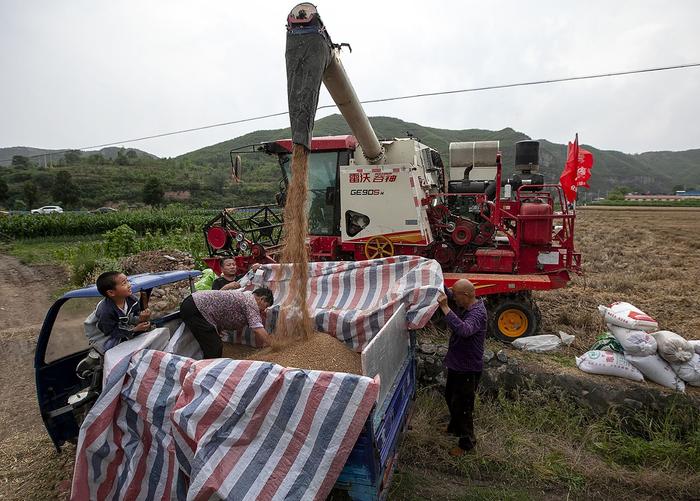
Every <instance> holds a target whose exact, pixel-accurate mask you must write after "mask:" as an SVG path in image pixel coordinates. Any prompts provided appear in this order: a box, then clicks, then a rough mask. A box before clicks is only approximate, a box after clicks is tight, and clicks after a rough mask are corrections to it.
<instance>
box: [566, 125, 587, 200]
mask: <svg viewBox="0 0 700 501" xmlns="http://www.w3.org/2000/svg"><path fill="white" fill-rule="evenodd" d="M591 167H593V154H592V153H591V152H590V151H587V150H582V149H581V148H579V146H578V134H576V139H574V142H573V143H569V147H568V149H567V152H566V164H565V166H564V171H563V172H562V173H561V176H560V177H559V182H560V183H561V187H562V188H563V190H564V195H565V196H566V200H567V201H568V202H573V201H575V200H576V191H577V190H578V187H579V186H584V187H586V188H588V187H589V186H588V180H589V179H590V177H591Z"/></svg>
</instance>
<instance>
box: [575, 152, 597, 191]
mask: <svg viewBox="0 0 700 501" xmlns="http://www.w3.org/2000/svg"><path fill="white" fill-rule="evenodd" d="M591 167H593V153H591V152H590V151H588V150H584V149H582V148H579V149H578V167H577V168H576V186H577V187H578V186H584V187H585V188H590V186H588V180H589V179H590V178H591Z"/></svg>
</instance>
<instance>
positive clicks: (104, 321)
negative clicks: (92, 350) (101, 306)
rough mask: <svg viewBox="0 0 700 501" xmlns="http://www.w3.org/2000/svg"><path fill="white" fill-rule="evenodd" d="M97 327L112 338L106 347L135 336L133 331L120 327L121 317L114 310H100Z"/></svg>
mask: <svg viewBox="0 0 700 501" xmlns="http://www.w3.org/2000/svg"><path fill="white" fill-rule="evenodd" d="M96 315H97V328H98V329H99V330H100V331H102V333H104V334H105V335H106V336H108V337H109V338H110V339H109V341H107V342H106V343H105V348H106V349H109V348H111V347H113V346H115V345H116V344H118V343H119V341H121V340H122V339H123V338H127V339H130V338H132V337H134V335H133V333H132V332H130V331H127V330H125V329H122V328H120V327H119V317H118V316H117V315H116V313H114V312H109V311H98V312H97V314H96Z"/></svg>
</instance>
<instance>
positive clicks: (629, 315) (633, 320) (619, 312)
mask: <svg viewBox="0 0 700 501" xmlns="http://www.w3.org/2000/svg"><path fill="white" fill-rule="evenodd" d="M598 311H599V312H600V314H601V315H603V317H605V321H606V322H607V323H609V324H613V325H618V326H620V327H625V328H627V329H634V330H640V331H645V332H652V331H655V330H656V329H658V328H659V324H658V323H657V322H656V320H654V319H653V318H651V317H650V316H649V315H647V314H646V313H644V312H643V311H642V310H640V309H639V308H637V307H636V306H634V305H631V304H629V303H625V302H618V303H613V304H611V305H610V306H603V305H602V304H601V305H600V306H598Z"/></svg>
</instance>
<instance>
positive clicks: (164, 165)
mask: <svg viewBox="0 0 700 501" xmlns="http://www.w3.org/2000/svg"><path fill="white" fill-rule="evenodd" d="M370 122H371V123H372V126H373V127H374V129H375V131H376V133H377V136H379V138H380V139H391V138H395V137H407V136H408V135H409V134H410V135H412V136H413V137H415V138H417V139H418V140H420V141H422V142H423V143H425V144H427V145H429V146H431V147H433V148H435V149H436V150H438V151H439V152H440V153H441V154H442V155H443V160H444V161H445V163H446V164H447V162H448V161H449V154H448V149H449V143H450V142H455V141H486V140H499V141H500V149H501V152H502V153H503V163H504V167H505V168H504V174H505V175H506V176H508V175H510V174H511V173H512V172H513V169H512V167H513V164H514V154H515V148H514V144H515V143H516V142H517V141H521V140H523V139H530V137H529V136H527V135H526V134H524V133H522V132H518V131H515V130H513V129H511V128H506V129H502V130H499V131H490V130H482V129H465V130H450V129H437V128H433V127H425V126H422V125H419V124H415V123H410V122H405V121H403V120H399V119H397V118H391V117H372V118H370ZM349 133H350V129H349V127H348V125H347V124H346V123H345V119H343V117H342V116H340V115H337V114H336V115H331V116H328V117H325V118H322V119H320V120H318V121H317V122H316V125H315V129H314V135H315V136H326V135H338V134H349ZM290 135H291V134H290V130H289V128H285V129H276V130H260V131H255V132H251V133H249V134H245V135H243V136H240V137H237V138H235V139H231V140H229V141H224V142H222V143H218V144H214V145H211V146H207V147H206V148H201V149H199V150H195V151H192V152H190V153H186V154H184V155H180V156H179V157H176V158H171V159H159V158H155V157H153V156H152V155H150V154H148V153H146V152H142V151H140V150H124V149H120V148H108V149H103V150H102V151H101V152H99V155H98V154H97V153H98V152H82V153H80V154H73V155H60V156H59V155H54V156H53V165H54V167H53V168H43V165H44V162H43V157H40V158H32V159H31V161H30V162H28V163H27V164H25V165H10V166H3V167H0V207H6V208H13V209H22V208H33V207H27V206H28V205H32V206H36V207H38V206H41V205H51V204H61V202H62V200H61V197H62V187H61V186H57V183H58V180H59V179H62V178H61V176H57V174H58V172H59V171H67V172H68V173H70V175H71V178H72V181H73V183H74V184H75V185H76V186H77V187H78V192H79V198H78V200H77V201H74V202H73V203H72V204H64V206H66V205H68V207H66V208H87V209H91V208H95V207H99V206H103V205H129V206H134V205H138V204H140V203H141V200H142V191H143V185H144V183H145V182H146V180H147V179H148V178H150V177H155V178H157V179H159V180H160V182H161V184H162V186H163V188H164V190H165V191H166V192H167V193H166V198H168V199H169V200H170V201H178V202H180V203H183V204H185V205H188V206H194V207H211V208H218V207H232V206H241V205H252V204H260V203H265V202H272V201H273V200H274V193H275V191H276V190H277V185H278V181H279V176H280V172H279V166H278V165H277V163H276V161H275V158H273V157H270V156H267V155H265V154H263V153H254V152H253V148H252V145H256V144H259V143H261V142H265V141H272V140H276V139H283V138H288V137H290ZM540 144H541V147H540V164H541V171H542V173H543V174H544V176H545V179H546V181H547V182H551V183H558V179H559V175H560V174H561V171H562V169H563V167H564V163H565V157H566V145H563V144H556V143H552V142H550V141H547V140H544V139H541V140H540ZM244 146H250V147H249V148H247V149H246V150H247V151H248V152H249V153H248V154H241V157H242V160H243V169H244V170H243V181H244V182H243V183H241V184H232V183H231V180H230V159H229V151H230V150H231V149H233V148H242V147H244ZM582 146H583V147H585V148H586V149H588V150H590V151H591V152H592V153H593V155H594V156H595V166H594V167H593V172H592V174H593V175H592V177H591V180H590V185H591V192H592V193H593V194H595V195H596V196H597V195H598V194H600V195H605V193H607V192H608V191H609V190H612V189H614V188H617V187H620V186H626V187H628V188H629V189H630V190H633V191H639V192H643V193H647V192H649V193H670V192H671V191H673V190H674V189H676V188H678V187H685V188H686V189H690V188H697V187H698V186H700V150H688V151H682V152H672V151H660V152H647V153H642V154H635V155H630V154H626V153H622V152H619V151H608V150H599V149H597V148H595V147H593V146H589V145H585V144H583V145H582ZM44 152H47V153H48V152H49V150H39V149H36V148H0V159H4V158H11V157H12V156H14V155H23V156H25V157H28V156H31V155H38V154H43V153H44ZM47 163H48V162H47ZM3 181H4V183H6V184H7V190H4V189H3V186H2V185H3ZM27 184H30V185H32V184H33V185H34V186H35V188H36V191H35V196H34V197H33V198H32V197H29V199H28V198H27V187H26V185H27ZM3 191H4V194H3ZM30 191H31V190H30ZM166 201H167V200H166Z"/></svg>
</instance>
